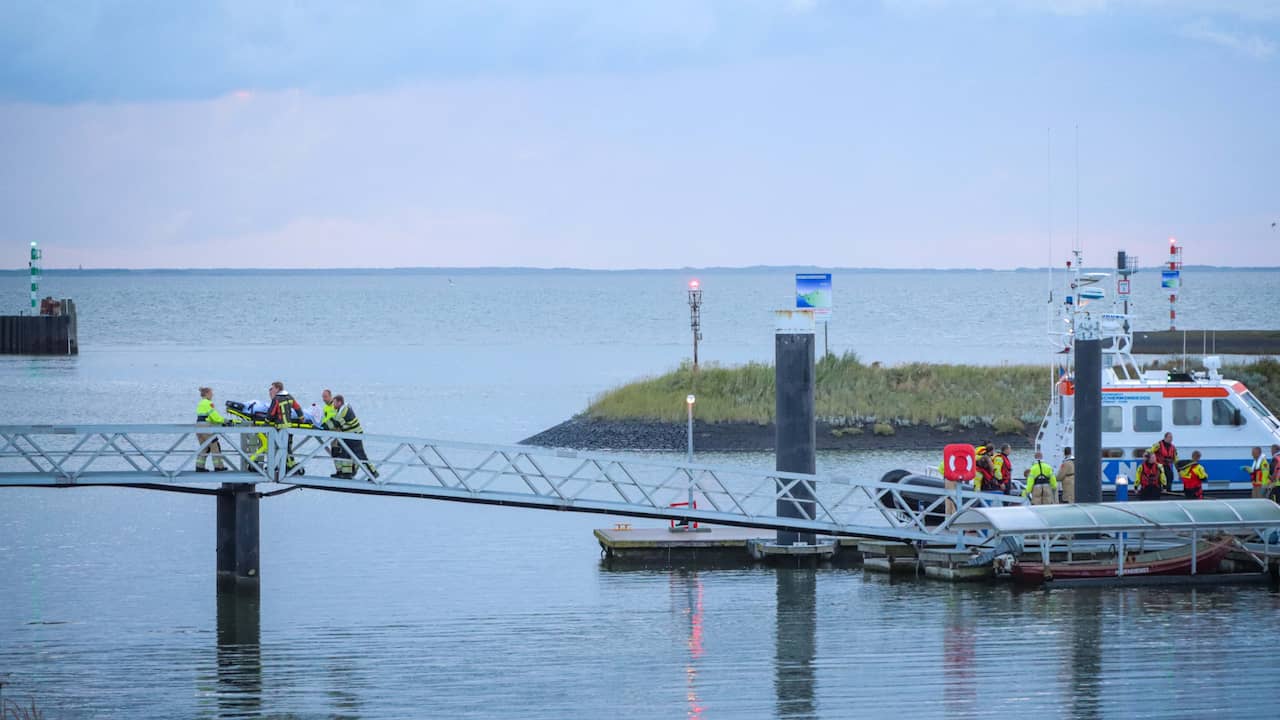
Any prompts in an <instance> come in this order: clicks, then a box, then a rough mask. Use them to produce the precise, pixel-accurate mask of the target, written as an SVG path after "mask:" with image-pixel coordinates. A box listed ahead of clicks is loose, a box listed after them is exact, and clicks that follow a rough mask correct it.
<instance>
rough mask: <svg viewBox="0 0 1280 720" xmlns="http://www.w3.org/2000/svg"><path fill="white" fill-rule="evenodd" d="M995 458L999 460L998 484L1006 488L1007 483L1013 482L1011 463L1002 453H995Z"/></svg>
mask: <svg viewBox="0 0 1280 720" xmlns="http://www.w3.org/2000/svg"><path fill="white" fill-rule="evenodd" d="M996 457H997V458H999V460H1000V484H1002V485H1005V486H1008V484H1009V481H1011V480H1013V463H1012V462H1010V460H1009V456H1008V455H1005V454H1004V453H996Z"/></svg>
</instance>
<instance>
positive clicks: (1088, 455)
mask: <svg viewBox="0 0 1280 720" xmlns="http://www.w3.org/2000/svg"><path fill="white" fill-rule="evenodd" d="M1101 334H1102V333H1101V328H1100V327H1099V325H1098V322H1097V320H1095V319H1093V318H1091V317H1090V316H1089V315H1088V314H1087V313H1083V314H1079V315H1077V316H1076V322H1075V343H1074V347H1075V365H1076V378H1075V384H1076V395H1075V438H1074V440H1075V444H1074V449H1075V455H1076V502H1079V503H1095V502H1101V501H1102V340H1101ZM1051 462H1052V461H1051Z"/></svg>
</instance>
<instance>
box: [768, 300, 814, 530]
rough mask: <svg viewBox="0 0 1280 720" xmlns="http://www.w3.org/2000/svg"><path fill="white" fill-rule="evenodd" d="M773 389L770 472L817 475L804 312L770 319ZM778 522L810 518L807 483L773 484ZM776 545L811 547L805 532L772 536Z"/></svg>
mask: <svg viewBox="0 0 1280 720" xmlns="http://www.w3.org/2000/svg"><path fill="white" fill-rule="evenodd" d="M775 319H776V326H775V334H774V387H775V394H776V399H775V401H774V402H775V405H774V407H775V411H776V416H777V417H776V428H777V430H776V433H777V434H776V441H777V444H776V445H775V447H776V450H775V453H776V456H775V458H776V463H777V465H776V469H777V470H778V471H779V472H794V473H804V474H807V475H812V474H814V472H816V470H817V455H816V453H815V448H816V426H815V424H814V420H815V416H814V381H815V374H816V373H815V369H814V319H813V312H812V311H810V310H779V311H777V314H776V315H775ZM777 482H778V491H779V495H778V500H777V512H778V515H779V516H780V517H790V518H804V519H813V518H814V510H815V503H814V495H813V483H812V482H809V481H806V480H778V481H777ZM777 540H778V544H779V545H782V546H787V545H797V544H802V545H813V544H815V540H816V537H815V535H814V533H811V532H796V531H794V530H778V533H777Z"/></svg>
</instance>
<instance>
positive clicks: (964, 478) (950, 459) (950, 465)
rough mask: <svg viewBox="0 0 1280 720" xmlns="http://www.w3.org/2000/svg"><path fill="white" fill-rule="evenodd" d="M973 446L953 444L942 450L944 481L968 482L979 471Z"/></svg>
mask: <svg viewBox="0 0 1280 720" xmlns="http://www.w3.org/2000/svg"><path fill="white" fill-rule="evenodd" d="M974 458H975V452H974V449H973V446H972V445H965V444H963V443H952V444H951V445H948V446H946V447H944V448H942V479H944V480H951V481H953V482H968V481H970V480H972V479H973V475H974V473H975V472H976V471H977V465H976V463H975V459H974Z"/></svg>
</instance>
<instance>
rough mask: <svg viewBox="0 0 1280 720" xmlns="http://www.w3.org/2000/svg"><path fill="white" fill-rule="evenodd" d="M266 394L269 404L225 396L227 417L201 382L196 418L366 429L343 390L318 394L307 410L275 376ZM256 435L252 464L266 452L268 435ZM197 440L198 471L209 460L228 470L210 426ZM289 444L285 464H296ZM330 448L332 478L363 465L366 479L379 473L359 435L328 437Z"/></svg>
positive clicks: (344, 476)
mask: <svg viewBox="0 0 1280 720" xmlns="http://www.w3.org/2000/svg"><path fill="white" fill-rule="evenodd" d="M267 394H268V396H269V398H270V400H269V401H268V403H267V404H263V403H259V402H257V401H253V402H249V403H239V402H234V401H228V402H227V403H226V407H227V411H228V415H229V416H230V417H224V416H223V415H222V414H221V413H219V412H218V410H217V407H216V406H215V405H214V403H213V388H210V387H202V388H200V401H199V402H198V403H197V405H196V423H197V424H199V425H204V426H209V427H214V426H229V425H237V424H242V423H251V424H254V425H262V426H270V427H295V428H318V429H322V430H332V431H335V432H344V433H355V434H363V433H364V428H363V427H362V426H361V424H360V419H359V418H358V417H356V413H355V410H353V409H352V407H351V406H350V405H348V404H347V402H346V398H344V397H343V396H342V395H334V394H333V393H332V392H331V391H330V390H328V389H325V390H324V391H322V392H321V393H320V399H321V404H320V405H318V406H317V405H312V406H311V408H310V409H309V410H307V409H303V407H302V404H301V403H299V402H298V401H297V399H295V398H294V397H293V395H291V394H290V393H289V392H288V391H287V390H285V387H284V382H283V381H280V380H277V381H275V382H273V383H271V386H270V387H269V388H268V389H267ZM258 439H259V445H258V448H257V449H256V450H255V451H254V452H252V453H250V455H249V460H250V461H251V462H255V463H258V462H261V461H262V459H263V456H264V454H265V452H266V442H267V440H266V435H265V434H259V435H258ZM196 441H197V442H198V443H199V444H200V450H199V452H198V453H197V456H196V472H210V469H209V467H208V464H209V460H210V459H212V463H213V470H212V471H213V472H225V471H227V470H229V469H230V468H228V467H227V463H226V460H225V457H224V455H223V452H222V447H221V445H220V444H219V441H218V437H217V436H216V435H214V434H213V433H212V432H211V431H210V432H198V433H196ZM289 443H290V446H289V455H288V458H287V464H286V467H288V468H289V469H290V470H292V469H293V468H294V466H295V465H296V461H295V459H294V457H293V441H292V438H290V441H289ZM328 452H329V455H330V456H331V457H332V458H333V464H334V472H333V474H331V475H330V477H333V478H339V479H352V478H354V477H355V476H356V471H357V468H362V469H363V470H364V471H365V472H366V473H367V474H368V476H369V478H370V479H372V478H376V477H377V476H378V471H377V469H375V468H374V466H373V464H372V463H370V462H369V458H368V456H367V454H366V452H365V449H364V441H363V440H360V439H355V438H341V439H337V438H336V439H334V440H332V441H331V442H330V444H329V448H328ZM296 474H297V475H303V474H305V470H304V469H303V468H297V472H296Z"/></svg>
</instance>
